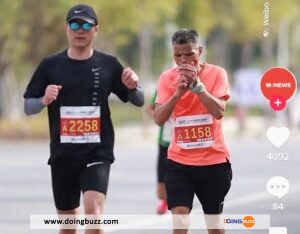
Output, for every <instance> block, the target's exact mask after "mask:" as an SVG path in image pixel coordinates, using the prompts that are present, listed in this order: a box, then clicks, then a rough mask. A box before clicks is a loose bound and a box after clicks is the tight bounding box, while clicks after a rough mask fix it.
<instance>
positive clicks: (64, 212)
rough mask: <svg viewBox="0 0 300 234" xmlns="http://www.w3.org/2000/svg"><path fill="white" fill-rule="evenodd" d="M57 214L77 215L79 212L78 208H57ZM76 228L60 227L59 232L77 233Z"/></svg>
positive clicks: (64, 233)
mask: <svg viewBox="0 0 300 234" xmlns="http://www.w3.org/2000/svg"><path fill="white" fill-rule="evenodd" d="M57 214H58V216H59V215H77V214H79V208H76V209H73V210H57ZM78 233H79V232H78V230H76V229H60V230H59V234H78Z"/></svg>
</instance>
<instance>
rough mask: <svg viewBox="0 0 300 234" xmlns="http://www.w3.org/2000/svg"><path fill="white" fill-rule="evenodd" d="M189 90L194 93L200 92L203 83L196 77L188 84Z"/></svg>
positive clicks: (203, 89)
mask: <svg viewBox="0 0 300 234" xmlns="http://www.w3.org/2000/svg"><path fill="white" fill-rule="evenodd" d="M189 90H191V91H192V92H194V93H197V94H200V93H202V92H204V91H205V86H204V84H203V83H202V82H201V81H200V79H199V78H198V77H197V79H196V80H195V82H193V83H191V84H190V85H189Z"/></svg>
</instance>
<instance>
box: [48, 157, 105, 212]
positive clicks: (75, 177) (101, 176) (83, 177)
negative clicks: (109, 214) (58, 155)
mask: <svg viewBox="0 0 300 234" xmlns="http://www.w3.org/2000/svg"><path fill="white" fill-rule="evenodd" d="M109 171H110V162H108V161H98V162H90V163H87V162H83V161H79V160H74V161H70V160H68V161H67V160H57V161H56V162H55V163H53V164H52V165H51V177H52V189H53V195H54V202H55V206H56V208H57V209H58V210H72V209H75V208H77V207H79V204H80V193H81V191H82V192H83V193H84V192H85V191H88V190H93V191H98V192H101V193H103V194H105V195H106V192H107V187H108V180H109Z"/></svg>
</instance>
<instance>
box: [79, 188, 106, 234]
mask: <svg viewBox="0 0 300 234" xmlns="http://www.w3.org/2000/svg"><path fill="white" fill-rule="evenodd" d="M104 203H105V194H103V193H100V192H97V191H86V192H85V193H84V194H83V204H84V213H85V214H86V215H101V214H103V207H104ZM103 233H104V231H103V230H102V229H87V230H86V231H85V234H103Z"/></svg>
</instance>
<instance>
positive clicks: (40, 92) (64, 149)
mask: <svg viewBox="0 0 300 234" xmlns="http://www.w3.org/2000/svg"><path fill="white" fill-rule="evenodd" d="M122 71H123V67H122V65H121V64H120V63H119V62H118V60H117V59H116V58H115V57H113V56H110V55H106V54H103V53H99V52H97V51H94V52H93V55H92V57H91V58H89V59H86V60H74V59H71V58H69V57H68V55H67V50H65V51H63V52H60V53H57V54H54V55H52V56H50V57H47V58H45V59H44V60H43V61H42V62H41V63H40V64H39V66H38V68H37V69H36V71H35V73H34V74H33V76H32V78H31V81H30V83H29V84H28V86H27V89H26V91H25V94H24V98H39V97H42V96H44V93H45V89H46V87H47V85H50V84H54V85H61V86H62V89H61V90H60V92H59V95H58V97H57V100H56V101H54V102H52V103H51V104H50V105H49V106H48V119H49V129H50V139H51V140H50V159H49V164H51V163H52V162H54V161H55V160H57V159H58V158H68V159H70V160H72V159H83V160H85V159H86V160H89V161H91V159H92V160H93V159H95V160H98V159H102V160H109V161H111V162H113V161H114V154H113V146H114V129H113V125H112V121H111V118H110V110H109V106H108V96H109V95H110V93H111V92H113V93H114V94H116V95H117V96H118V97H119V98H120V99H121V100H122V101H123V102H127V101H128V89H127V88H126V87H125V86H124V84H123V83H122V81H121V75H122Z"/></svg>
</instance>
